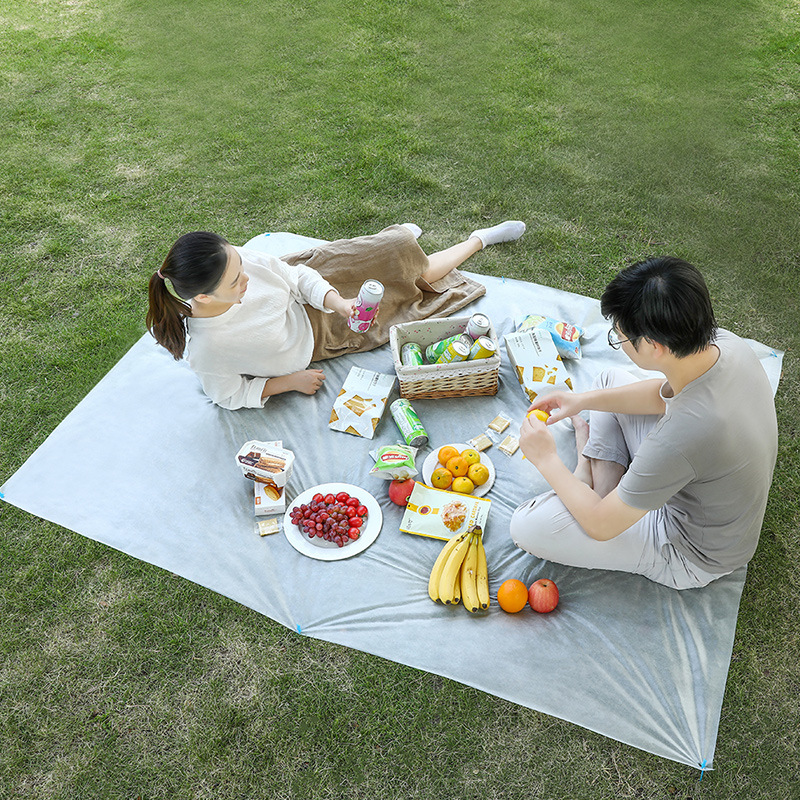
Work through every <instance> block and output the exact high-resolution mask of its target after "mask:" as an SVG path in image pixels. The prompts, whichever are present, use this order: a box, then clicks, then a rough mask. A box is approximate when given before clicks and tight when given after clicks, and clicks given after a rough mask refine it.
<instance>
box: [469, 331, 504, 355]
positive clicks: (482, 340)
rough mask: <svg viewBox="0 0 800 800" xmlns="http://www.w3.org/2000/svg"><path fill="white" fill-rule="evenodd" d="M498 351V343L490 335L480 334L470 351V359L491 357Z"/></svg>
mask: <svg viewBox="0 0 800 800" xmlns="http://www.w3.org/2000/svg"><path fill="white" fill-rule="evenodd" d="M496 353H497V345H496V344H495V343H494V342H493V341H492V340H491V339H490V338H489V337H488V336H479V337H478V338H477V339H476V340H475V344H473V345H472V347H471V348H470V351H469V360H470V361H474V360H475V359H476V358H491V357H492V356H493V355H495V354H496Z"/></svg>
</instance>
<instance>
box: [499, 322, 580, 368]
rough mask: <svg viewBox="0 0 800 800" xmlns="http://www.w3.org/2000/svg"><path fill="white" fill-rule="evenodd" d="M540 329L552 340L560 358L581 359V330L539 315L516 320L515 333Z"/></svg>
mask: <svg viewBox="0 0 800 800" xmlns="http://www.w3.org/2000/svg"><path fill="white" fill-rule="evenodd" d="M532 328H540V329H541V330H545V331H547V332H548V333H549V334H550V336H551V338H552V339H553V344H555V346H556V350H558V354H559V355H560V356H561V357H562V358H575V359H578V358H580V357H581V341H580V339H581V336H583V334H584V333H585V331H584V330H583V328H580V327H578V326H577V325H573V324H572V323H571V322H560V321H559V320H557V319H553V318H552V317H545V316H542V315H541V314H528V315H527V316H525V317H522V318H521V319H519V320H517V324H516V329H515V330H516V331H518V332H522V331H527V330H531V329H532Z"/></svg>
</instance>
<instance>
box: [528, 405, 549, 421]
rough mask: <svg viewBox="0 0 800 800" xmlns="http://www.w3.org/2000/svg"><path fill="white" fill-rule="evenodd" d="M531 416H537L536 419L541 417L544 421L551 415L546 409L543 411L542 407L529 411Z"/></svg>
mask: <svg viewBox="0 0 800 800" xmlns="http://www.w3.org/2000/svg"><path fill="white" fill-rule="evenodd" d="M528 416H529V417H536V419H540V420H541V421H542V422H547V420H548V418H549V417H550V415H549V414H548V413H547V412H546V411H542V409H541V408H534V409H533V411H530V412H528Z"/></svg>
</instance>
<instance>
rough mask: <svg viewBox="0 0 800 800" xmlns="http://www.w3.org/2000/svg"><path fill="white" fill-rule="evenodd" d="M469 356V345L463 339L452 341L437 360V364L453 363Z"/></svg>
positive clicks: (464, 359)
mask: <svg viewBox="0 0 800 800" xmlns="http://www.w3.org/2000/svg"><path fill="white" fill-rule="evenodd" d="M468 358H469V345H468V344H466V342H463V341H455V342H450V344H449V345H447V347H445V349H444V350H443V351H442V354H441V355H440V356H439V358H438V360H437V361H436V363H437V364H452V363H453V362H454V361H466V360H467V359H468Z"/></svg>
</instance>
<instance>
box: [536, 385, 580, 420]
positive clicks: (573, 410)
mask: <svg viewBox="0 0 800 800" xmlns="http://www.w3.org/2000/svg"><path fill="white" fill-rule="evenodd" d="M535 408H540V409H542V411H546V412H547V413H548V414H549V415H550V418H549V419H548V420H547V424H548V425H552V424H553V423H555V422H558V421H559V420H562V419H565V418H566V417H574V416H575V415H576V414H578V413H579V412H581V411H583V410H584V409H583V405H582V404H581V395H580V394H576V393H575V392H565V391H563V390H561V389H557V390H556V391H554V392H548V393H547V394H545V395H542V396H540V397H537V398H536V400H534V401H533V403H531V405H530V408H528V411H529V412H530V411H532V410H533V409H535Z"/></svg>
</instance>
